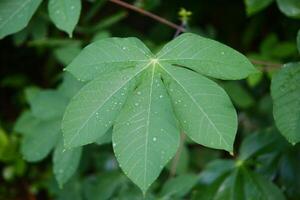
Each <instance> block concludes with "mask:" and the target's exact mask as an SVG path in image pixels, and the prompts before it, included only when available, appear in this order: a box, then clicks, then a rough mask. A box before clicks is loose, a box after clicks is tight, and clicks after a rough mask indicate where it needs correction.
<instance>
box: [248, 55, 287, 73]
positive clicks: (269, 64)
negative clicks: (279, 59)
mask: <svg viewBox="0 0 300 200" xmlns="http://www.w3.org/2000/svg"><path fill="white" fill-rule="evenodd" d="M248 59H249V60H250V61H251V62H252V64H254V65H263V66H265V67H267V68H266V71H268V70H270V69H276V68H280V67H281V66H282V63H274V62H270V61H263V60H256V59H252V58H248Z"/></svg>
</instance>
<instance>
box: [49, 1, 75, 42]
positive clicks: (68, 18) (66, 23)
mask: <svg viewBox="0 0 300 200" xmlns="http://www.w3.org/2000/svg"><path fill="white" fill-rule="evenodd" d="M48 11H49V16H50V18H51V20H52V21H53V22H54V24H55V26H56V27H57V28H58V29H60V30H63V31H65V32H67V33H68V34H69V36H70V37H72V33H73V30H74V28H75V26H76V24H77V23H78V20H79V16H80V11H81V0H49V3H48Z"/></svg>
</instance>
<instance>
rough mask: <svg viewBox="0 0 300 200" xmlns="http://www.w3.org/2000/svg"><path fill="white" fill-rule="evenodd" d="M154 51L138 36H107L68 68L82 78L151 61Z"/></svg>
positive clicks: (82, 53) (86, 50) (88, 47)
mask: <svg viewBox="0 0 300 200" xmlns="http://www.w3.org/2000/svg"><path fill="white" fill-rule="evenodd" d="M151 55H152V53H151V52H150V50H149V49H148V48H147V47H146V46H145V45H144V44H143V43H142V42H141V41H140V40H138V39H136V38H106V39H102V40H98V41H97V42H94V43H92V44H90V45H88V46H87V47H85V48H84V49H83V50H82V51H81V53H80V54H79V55H78V56H77V57H76V58H75V59H74V60H73V62H72V63H71V64H70V65H69V66H68V67H67V68H66V70H67V71H69V72H71V73H72V74H73V75H74V76H75V77H76V78H78V79H80V80H83V81H85V80H91V79H94V78H95V77H97V76H99V75H101V74H103V73H107V72H110V71H116V70H118V69H122V68H126V67H133V66H135V65H137V64H138V63H144V62H147V61H149V59H150V58H151Z"/></svg>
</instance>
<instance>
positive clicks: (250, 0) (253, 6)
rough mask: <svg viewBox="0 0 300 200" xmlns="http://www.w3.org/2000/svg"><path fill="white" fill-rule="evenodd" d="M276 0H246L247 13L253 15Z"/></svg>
mask: <svg viewBox="0 0 300 200" xmlns="http://www.w3.org/2000/svg"><path fill="white" fill-rule="evenodd" d="M273 1H274V0H244V2H245V4H246V9H247V14H248V15H253V14H255V13H257V12H259V11H261V10H263V9H264V8H266V7H267V6H269V5H270V4H271V3H272V2H273Z"/></svg>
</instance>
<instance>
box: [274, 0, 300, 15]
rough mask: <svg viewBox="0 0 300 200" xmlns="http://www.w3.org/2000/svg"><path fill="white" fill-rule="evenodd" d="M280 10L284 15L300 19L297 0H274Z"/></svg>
mask: <svg viewBox="0 0 300 200" xmlns="http://www.w3.org/2000/svg"><path fill="white" fill-rule="evenodd" d="M276 1H277V4H278V7H279V9H280V11H281V12H283V13H284V14H285V15H286V16H288V17H292V18H297V19H300V1H298V0H276Z"/></svg>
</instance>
